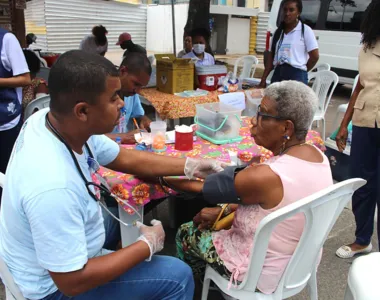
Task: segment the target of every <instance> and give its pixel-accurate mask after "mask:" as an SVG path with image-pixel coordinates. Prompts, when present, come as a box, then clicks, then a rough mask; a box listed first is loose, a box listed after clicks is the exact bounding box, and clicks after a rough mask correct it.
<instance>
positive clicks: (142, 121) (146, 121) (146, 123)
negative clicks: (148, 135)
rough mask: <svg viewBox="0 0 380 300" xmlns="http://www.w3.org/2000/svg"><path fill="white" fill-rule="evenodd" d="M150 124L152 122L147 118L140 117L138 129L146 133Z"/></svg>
mask: <svg viewBox="0 0 380 300" xmlns="http://www.w3.org/2000/svg"><path fill="white" fill-rule="evenodd" d="M150 123H152V120H151V119H149V118H148V117H147V116H142V117H141V119H140V125H139V126H140V129H144V130H146V131H150Z"/></svg>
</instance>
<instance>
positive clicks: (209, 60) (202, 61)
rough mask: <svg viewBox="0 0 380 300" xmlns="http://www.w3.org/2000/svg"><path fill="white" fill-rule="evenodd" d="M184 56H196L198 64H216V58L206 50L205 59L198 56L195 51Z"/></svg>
mask: <svg viewBox="0 0 380 300" xmlns="http://www.w3.org/2000/svg"><path fill="white" fill-rule="evenodd" d="M182 58H194V59H196V63H195V65H196V66H213V65H215V59H214V58H213V57H212V55H211V54H210V53H207V52H205V53H204V57H203V59H200V58H198V56H196V55H195V53H194V52H193V51H190V52H189V53H187V54H185V55H184V56H182Z"/></svg>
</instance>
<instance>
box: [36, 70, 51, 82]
mask: <svg viewBox="0 0 380 300" xmlns="http://www.w3.org/2000/svg"><path fill="white" fill-rule="evenodd" d="M49 74H50V69H49V68H45V67H41V69H40V71H39V72H38V73H37V75H36V77H40V78H42V79H44V80H45V81H46V82H47V83H49Z"/></svg>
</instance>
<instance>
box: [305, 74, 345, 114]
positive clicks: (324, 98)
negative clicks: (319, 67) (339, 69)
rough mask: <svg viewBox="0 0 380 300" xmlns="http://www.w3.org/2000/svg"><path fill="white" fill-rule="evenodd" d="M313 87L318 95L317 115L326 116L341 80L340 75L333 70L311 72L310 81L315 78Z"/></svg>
mask: <svg viewBox="0 0 380 300" xmlns="http://www.w3.org/2000/svg"><path fill="white" fill-rule="evenodd" d="M313 79H314V82H313V85H312V87H311V88H312V89H313V91H314V92H315V93H316V94H317V97H318V102H319V103H318V108H317V111H316V112H315V114H316V115H320V116H324V115H325V113H326V110H327V107H328V106H329V103H330V100H331V97H332V95H333V93H334V90H335V88H336V86H337V85H338V82H339V77H338V75H336V74H335V73H334V72H332V71H319V72H313V73H310V74H309V81H311V80H313Z"/></svg>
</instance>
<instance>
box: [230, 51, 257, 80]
mask: <svg viewBox="0 0 380 300" xmlns="http://www.w3.org/2000/svg"><path fill="white" fill-rule="evenodd" d="M242 63H243V69H242V70H241V72H240V75H238V68H239V66H240V64H242ZM258 63H259V60H258V58H257V57H256V56H253V55H246V56H242V57H240V58H238V59H237V60H236V62H235V67H234V75H235V76H236V77H238V78H241V79H245V78H253V75H255V71H256V67H257V65H258Z"/></svg>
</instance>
